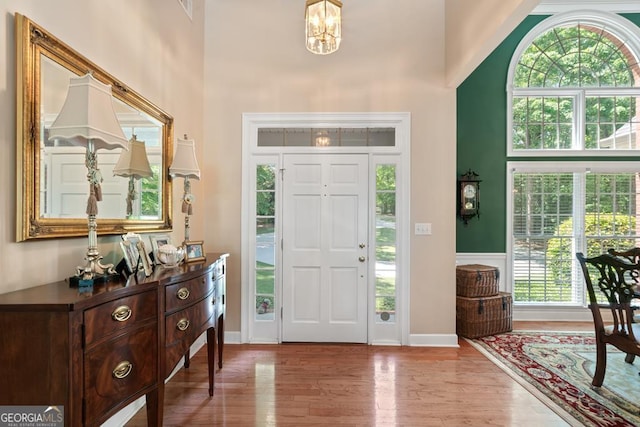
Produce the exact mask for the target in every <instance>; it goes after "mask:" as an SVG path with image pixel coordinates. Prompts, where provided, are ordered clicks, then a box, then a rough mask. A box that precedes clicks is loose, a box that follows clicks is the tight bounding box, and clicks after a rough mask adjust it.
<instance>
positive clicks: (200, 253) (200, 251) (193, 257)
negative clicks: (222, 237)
mask: <svg viewBox="0 0 640 427" xmlns="http://www.w3.org/2000/svg"><path fill="white" fill-rule="evenodd" d="M184 246H185V251H186V253H185V256H184V262H194V261H204V260H205V259H206V258H205V256H204V242H203V241H202V240H200V241H189V242H184Z"/></svg>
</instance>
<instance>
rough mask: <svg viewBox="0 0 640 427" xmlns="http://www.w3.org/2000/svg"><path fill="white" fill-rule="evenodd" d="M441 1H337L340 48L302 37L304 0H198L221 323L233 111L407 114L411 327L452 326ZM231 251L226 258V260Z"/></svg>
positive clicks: (450, 146) (234, 149) (237, 118)
mask: <svg viewBox="0 0 640 427" xmlns="http://www.w3.org/2000/svg"><path fill="white" fill-rule="evenodd" d="M444 3H445V1H444V0H396V1H388V0H349V1H348V2H347V1H345V2H344V7H343V42H342V45H341V47H340V50H338V51H337V52H335V53H333V54H331V55H328V56H317V55H313V54H311V53H309V52H307V51H306V49H305V46H304V2H303V1H291V0H273V1H269V2H265V1H263V0H243V1H209V2H207V3H206V18H205V19H206V22H207V25H206V29H205V36H206V42H205V51H206V58H207V59H206V62H205V79H206V80H207V86H206V94H205V122H206V128H205V138H206V140H207V145H206V146H205V156H204V160H203V166H204V169H205V170H206V171H207V173H206V174H205V175H206V176H205V178H204V179H203V183H202V184H203V185H204V186H205V187H206V196H205V200H203V201H202V202H199V203H201V204H204V205H205V209H206V211H207V215H209V216H210V218H212V219H214V220H212V221H208V222H207V224H206V231H205V241H206V244H207V246H208V247H210V248H214V249H225V250H228V251H230V252H231V258H230V260H229V261H230V262H229V264H230V266H229V276H228V278H229V279H228V280H229V282H228V288H229V290H228V300H227V301H228V303H229V306H228V310H227V313H228V316H229V320H228V322H227V325H229V326H230V328H231V330H239V313H240V282H239V279H238V275H239V273H240V262H239V260H238V259H237V257H238V256H239V253H240V247H241V241H240V226H241V224H240V216H241V215H240V204H241V203H240V196H241V195H240V193H241V154H242V153H241V141H242V139H241V136H242V135H241V115H242V113H246V112H253V113H255V112H405V111H408V112H410V113H411V118H412V130H411V139H412V142H413V145H412V147H411V152H412V194H411V221H412V222H430V223H432V224H433V235H431V236H417V237H413V238H412V242H411V250H412V257H411V283H412V286H411V333H412V334H414V335H422V334H426V335H429V334H454V333H455V255H456V253H455V252H456V250H455V221H456V218H455V195H456V190H455V182H456V168H455V166H456V160H455V159H456V141H455V89H452V88H447V87H445V78H444V77H445V51H444V35H445V32H444ZM234 257H236V259H234Z"/></svg>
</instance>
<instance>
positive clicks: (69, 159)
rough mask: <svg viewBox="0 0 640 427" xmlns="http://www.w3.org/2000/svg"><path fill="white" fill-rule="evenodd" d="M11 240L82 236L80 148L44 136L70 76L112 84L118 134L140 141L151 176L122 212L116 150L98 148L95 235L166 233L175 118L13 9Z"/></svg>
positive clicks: (123, 193) (123, 188) (123, 191)
mask: <svg viewBox="0 0 640 427" xmlns="http://www.w3.org/2000/svg"><path fill="white" fill-rule="evenodd" d="M16 45H17V50H16V61H17V64H18V66H17V114H16V116H17V169H16V170H17V177H16V179H17V198H16V199H17V200H16V205H17V206H16V208H17V227H16V240H17V241H23V240H28V239H44V238H55V237H71V236H86V234H87V219H86V218H87V217H86V213H85V206H86V203H85V202H86V197H87V188H86V169H85V166H84V149H83V148H81V147H74V146H70V145H65V144H64V143H59V142H49V141H48V137H47V135H48V129H49V126H50V125H51V123H52V122H53V120H54V119H55V118H56V116H57V114H58V112H59V111H60V109H61V108H62V104H63V103H64V100H65V97H66V93H67V88H68V85H69V79H70V78H71V77H74V76H82V75H84V74H86V73H88V72H91V73H93V76H94V77H95V78H96V79H98V80H100V81H101V82H103V83H106V84H108V85H111V87H112V92H113V96H114V98H115V100H114V106H115V109H116V115H117V116H118V121H119V122H120V126H121V127H122V129H123V131H124V134H125V135H126V136H127V137H128V138H130V137H131V136H132V135H136V138H137V139H138V140H139V141H144V142H145V145H146V149H147V155H148V158H149V163H150V165H151V169H152V171H153V176H152V177H149V178H143V179H141V180H138V182H137V183H136V185H137V188H136V191H137V192H138V195H139V197H138V198H137V200H136V204H135V206H134V207H133V213H132V214H131V215H130V216H128V217H127V213H126V210H127V209H126V197H127V191H128V184H129V180H128V178H124V177H120V176H113V173H112V172H113V167H114V165H115V164H116V162H117V160H118V157H119V155H120V149H117V150H112V151H99V152H98V158H99V166H100V170H101V172H102V176H103V179H104V181H103V183H102V195H103V201H102V202H100V204H99V206H100V208H99V213H98V234H103V235H104V234H123V233H126V232H145V231H166V230H171V182H170V180H169V177H168V173H167V171H168V169H169V164H170V163H169V162H170V160H171V159H170V156H171V155H172V153H173V150H172V144H173V142H172V141H173V118H172V117H171V116H169V115H168V114H166V113H165V112H163V111H162V110H160V109H159V108H158V107H156V106H155V105H153V104H152V103H151V102H149V101H148V100H146V99H145V98H143V97H142V96H141V95H139V94H137V93H136V92H134V91H133V90H131V89H130V88H128V87H126V86H125V85H124V84H123V83H121V82H120V81H118V80H116V79H115V78H114V77H113V76H111V75H110V74H108V73H107V72H106V71H104V70H102V69H101V68H100V67H98V66H97V65H95V64H94V63H92V62H91V61H89V60H88V59H86V58H85V57H83V56H82V55H80V54H79V53H77V52H76V51H74V50H73V49H71V48H70V47H69V46H67V45H65V44H64V43H63V42H61V41H60V40H58V39H57V38H56V37H54V36H53V35H51V34H50V33H48V32H47V31H46V30H44V29H43V28H42V27H40V26H38V25H37V24H36V23H34V22H33V21H31V20H29V19H28V18H26V17H25V16H22V15H20V14H16Z"/></svg>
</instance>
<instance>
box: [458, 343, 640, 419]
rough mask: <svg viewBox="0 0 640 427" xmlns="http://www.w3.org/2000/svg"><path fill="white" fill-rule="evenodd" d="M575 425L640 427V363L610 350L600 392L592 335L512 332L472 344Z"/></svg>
mask: <svg viewBox="0 0 640 427" xmlns="http://www.w3.org/2000/svg"><path fill="white" fill-rule="evenodd" d="M468 341H469V342H470V343H471V344H472V345H473V346H474V347H476V348H477V349H478V350H479V351H480V352H482V353H483V354H485V355H486V356H487V357H488V358H489V359H490V360H492V361H493V362H494V363H496V364H497V365H498V366H499V367H500V368H502V369H503V370H504V371H505V372H507V373H508V374H509V375H511V377H513V378H514V379H516V380H517V381H518V382H519V383H520V384H522V385H523V386H524V387H525V388H527V389H528V390H529V391H530V392H532V393H533V394H534V395H535V396H536V397H538V398H539V399H540V400H541V401H542V402H543V403H545V404H546V405H547V406H549V407H550V408H551V409H552V410H554V411H555V412H556V413H557V414H558V415H559V416H561V417H562V418H563V419H564V420H565V421H567V422H568V423H569V424H571V425H584V426H640V376H638V372H639V371H640V358H638V359H636V361H635V363H634V364H628V363H625V362H624V353H621V352H619V351H617V350H615V349H614V348H613V347H611V346H609V347H608V349H607V353H608V359H607V372H606V375H605V379H604V384H603V386H602V387H600V388H595V387H592V386H591V380H592V378H593V372H594V370H595V365H596V351H595V349H596V346H595V338H594V334H593V333H585V332H566V333H565V332H559V333H557V332H553V333H550V332H529V331H514V332H510V333H505V334H499V335H494V336H489V337H484V338H478V339H474V340H468Z"/></svg>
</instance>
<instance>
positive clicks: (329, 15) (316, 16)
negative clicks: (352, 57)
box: [305, 0, 342, 55]
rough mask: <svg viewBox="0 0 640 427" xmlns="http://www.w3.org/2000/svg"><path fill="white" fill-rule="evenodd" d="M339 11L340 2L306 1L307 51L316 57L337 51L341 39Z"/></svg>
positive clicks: (328, 0) (330, 0) (333, 0)
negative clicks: (316, 55)
mask: <svg viewBox="0 0 640 427" xmlns="http://www.w3.org/2000/svg"><path fill="white" fill-rule="evenodd" d="M341 9H342V2H341V1H340V0H307V6H306V10H305V23H306V36H307V50H309V51H310V52H312V53H315V54H318V55H328V54H330V53H333V52H335V51H336V50H338V48H339V47H340V40H341V39H342V16H341Z"/></svg>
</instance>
